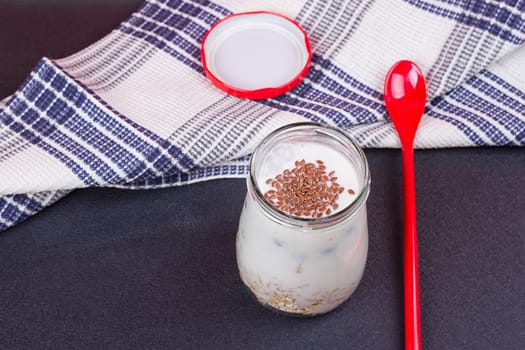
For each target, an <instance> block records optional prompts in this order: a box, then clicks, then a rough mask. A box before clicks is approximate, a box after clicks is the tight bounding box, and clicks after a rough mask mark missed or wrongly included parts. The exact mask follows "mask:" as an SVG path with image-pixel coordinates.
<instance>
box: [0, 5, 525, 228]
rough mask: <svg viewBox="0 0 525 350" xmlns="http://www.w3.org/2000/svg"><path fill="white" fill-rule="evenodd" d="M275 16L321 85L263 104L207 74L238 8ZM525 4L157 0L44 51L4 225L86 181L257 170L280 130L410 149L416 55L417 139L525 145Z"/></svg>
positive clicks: (158, 182)
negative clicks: (422, 91) (403, 89)
mask: <svg viewBox="0 0 525 350" xmlns="http://www.w3.org/2000/svg"><path fill="white" fill-rule="evenodd" d="M252 10H269V11H275V12H278V13H281V14H284V15H286V16H289V17H291V18H294V19H295V20H296V21H297V22H298V23H299V24H300V25H301V26H302V27H304V29H305V30H306V31H307V33H308V35H309V37H310V41H311V44H312V49H313V61H312V66H311V70H310V72H309V75H308V76H307V78H306V80H305V81H304V82H303V83H301V84H300V85H299V86H298V87H297V88H296V89H294V90H293V91H291V92H289V93H287V94H286V95H283V96H280V97H277V98H273V99H268V100H263V101H257V102H256V101H249V100H242V99H238V98H235V97H231V96H228V95H225V94H224V93H223V92H221V91H219V90H217V89H216V88H215V87H214V86H212V84H211V83H210V82H209V81H208V80H207V79H206V77H205V76H204V74H203V70H202V66H201V62H200V43H201V41H202V38H203V36H204V34H205V33H206V31H207V30H208V29H209V28H210V27H211V25H213V24H214V23H215V22H216V21H218V20H220V19H221V18H224V17H225V16H227V15H228V14H231V13H235V12H244V11H252ZM524 17H525V1H516V0H504V1H503V0H498V1H489V0H477V1H468V0H439V1H438V0H365V1H358V0H339V1H322V0H307V1H298V0H293V1H240V0H217V1H213V2H211V1H207V0H197V1H186V0H148V1H146V2H145V3H144V4H143V6H142V7H141V8H140V9H139V10H138V11H137V12H136V13H134V14H133V15H132V16H131V17H130V18H129V19H128V20H126V21H125V22H124V23H122V24H121V25H120V26H119V27H118V28H117V29H115V30H114V31H113V32H111V33H110V34H109V35H107V36H106V37H105V38H103V39H102V40H100V41H99V42H97V43H95V44H93V45H91V46H90V47H88V48H86V49H84V50H82V51H81V52H79V53H77V54H75V55H72V56H70V57H67V58H63V59H59V60H49V59H46V58H43V59H42V60H41V61H40V63H39V64H38V65H37V67H35V69H34V70H33V71H32V73H31V74H30V76H29V77H28V78H27V80H26V81H25V82H24V83H23V85H22V86H21V87H20V89H19V90H18V91H16V92H15V93H14V94H13V95H12V96H10V97H9V98H7V99H5V100H4V101H3V102H2V103H1V104H0V230H4V229H6V228H8V227H10V226H12V225H14V224H16V223H18V222H21V221H22V220H24V219H26V218H27V217H29V216H31V215H33V214H35V213H36V212H38V211H40V210H42V209H43V208H44V207H46V206H48V205H50V204H51V203H53V202H55V201H56V200H58V199H59V198H61V197H63V196H64V195H66V194H67V193H68V192H69V191H71V190H73V189H76V188H84V187H90V186H111V187H122V188H158V187H164V186H172V185H180V184H187V183H192V182H195V181H202V180H208V179H213V178H219V177H242V176H245V175H246V174H247V170H248V167H247V165H248V159H249V155H250V153H251V151H252V150H253V148H254V146H255V145H256V144H257V143H258V142H259V141H260V140H261V138H263V137H264V136H265V135H266V134H268V133H269V132H270V131H272V130H273V129H275V128H277V127H280V126H282V125H284V124H288V123H292V122H298V121H315V122H319V123H324V124H329V125H332V126H336V127H339V128H343V129H345V130H347V131H348V132H349V133H350V134H351V135H352V136H353V137H354V138H355V139H356V140H357V141H358V142H359V144H360V145H361V146H363V147H398V146H399V144H398V141H397V136H396V133H395V131H394V129H393V127H392V125H391V123H390V122H389V118H388V116H387V114H386V110H385V108H384V105H383V97H382V95H383V92H382V85H383V79H384V75H385V73H386V71H387V70H388V69H389V67H390V66H391V65H392V64H393V63H394V62H396V61H398V60H400V59H410V60H413V61H415V62H416V63H417V64H418V65H419V66H420V67H421V68H422V70H423V72H424V73H425V75H426V79H427V87H428V105H427V109H426V113H425V116H424V117H423V120H422V123H421V126H420V129H419V131H418V134H417V138H416V142H415V146H416V147H417V148H433V147H457V146H483V145H487V146H488V145H519V146H522V145H524V144H525V64H524V62H525V48H523V47H522V44H523V43H524V41H525V19H524Z"/></svg>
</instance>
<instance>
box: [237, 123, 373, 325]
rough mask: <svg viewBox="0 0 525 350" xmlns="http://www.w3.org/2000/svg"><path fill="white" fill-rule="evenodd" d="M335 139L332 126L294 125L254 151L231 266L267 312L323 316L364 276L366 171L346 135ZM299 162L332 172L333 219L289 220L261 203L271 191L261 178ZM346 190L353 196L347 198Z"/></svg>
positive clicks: (348, 294) (367, 179) (366, 239)
mask: <svg viewBox="0 0 525 350" xmlns="http://www.w3.org/2000/svg"><path fill="white" fill-rule="evenodd" d="M334 135H335V136H334ZM334 137H336V141H337V142H336V141H334ZM337 137H341V134H340V133H339V132H338V131H336V130H333V129H330V128H322V127H319V126H317V125H312V124H300V125H292V126H288V127H285V128H283V129H280V130H278V131H276V132H275V133H274V134H272V135H270V136H269V138H268V140H267V141H265V142H263V144H262V145H261V146H260V147H259V148H258V150H256V152H255V153H254V156H253V159H252V171H251V176H250V178H249V179H248V194H247V196H246V200H245V203H244V207H243V211H242V214H241V218H240V222H239V230H238V233H237V243H236V245H237V247H236V248H237V263H238V267H239V271H240V275H241V278H242V280H243V282H244V283H245V284H246V286H247V287H248V288H249V289H250V290H251V291H252V293H253V294H254V295H255V296H256V298H257V299H258V300H259V301H260V302H261V303H262V304H263V305H266V306H268V307H270V308H273V309H277V310H279V311H282V312H285V313H291V314H297V315H316V314H322V313H325V312H328V311H330V310H332V309H334V308H335V307H337V306H338V305H340V304H341V303H342V302H343V301H345V300H346V299H348V297H349V296H350V295H351V294H352V293H353V292H354V290H355V289H356V288H357V285H358V284H359V281H360V280H361V277H362V275H363V271H364V268H365V263H366V257H367V251H368V230H367V220H366V206H365V200H366V195H367V194H368V186H369V175H368V168H367V165H366V160H365V159H364V155H363V154H362V152H361V151H360V149H359V148H356V147H357V146H355V144H353V143H352V142H351V141H346V140H345V138H346V135H342V139H337ZM341 140H342V141H341ZM302 159H304V160H305V161H306V162H312V163H315V162H316V161H317V160H321V161H322V162H324V164H325V166H326V171H327V172H330V171H335V176H337V178H338V180H337V182H338V183H339V184H340V185H341V186H343V187H344V188H345V191H344V192H343V193H342V194H341V195H340V198H339V202H338V203H339V208H338V209H337V210H336V211H335V214H334V213H332V214H331V215H329V216H325V217H322V218H320V219H311V218H310V219H305V218H301V219H297V218H293V217H287V216H286V215H283V214H282V213H279V212H277V211H275V210H274V209H272V208H271V207H270V206H269V205H268V203H267V202H265V201H264V199H262V196H261V194H264V193H265V192H266V191H267V190H268V189H270V185H269V184H266V183H265V181H266V179H268V178H274V177H275V176H276V175H277V174H280V173H281V172H282V171H284V170H285V169H291V168H293V167H294V162H295V161H297V160H299V161H300V160H302ZM257 187H258V188H257ZM349 188H351V189H353V190H354V192H355V195H350V194H348V192H347V189H349ZM257 189H258V191H257Z"/></svg>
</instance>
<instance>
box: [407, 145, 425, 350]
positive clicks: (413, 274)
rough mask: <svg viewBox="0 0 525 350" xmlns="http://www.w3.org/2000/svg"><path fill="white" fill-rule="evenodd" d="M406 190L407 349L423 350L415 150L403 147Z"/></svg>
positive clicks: (410, 147)
mask: <svg viewBox="0 0 525 350" xmlns="http://www.w3.org/2000/svg"><path fill="white" fill-rule="evenodd" d="M402 157H403V188H404V206H405V220H404V226H405V227H404V229H405V232H404V239H403V245H404V246H403V252H404V253H403V254H404V256H403V258H404V261H403V265H404V267H403V268H404V283H405V349H406V350H420V349H421V347H422V345H421V325H420V312H419V267H418V253H417V230H416V185H415V178H414V148H413V146H412V145H409V146H408V147H402Z"/></svg>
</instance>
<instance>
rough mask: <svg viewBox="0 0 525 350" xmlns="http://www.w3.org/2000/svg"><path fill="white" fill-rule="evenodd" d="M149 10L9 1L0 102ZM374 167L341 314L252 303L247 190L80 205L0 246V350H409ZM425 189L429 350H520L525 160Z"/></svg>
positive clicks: (137, 196) (198, 189)
mask: <svg viewBox="0 0 525 350" xmlns="http://www.w3.org/2000/svg"><path fill="white" fill-rule="evenodd" d="M139 4H140V2H139V1H131V0H127V1H124V0H121V1H114V2H110V3H104V2H102V1H86V0H84V1H71V2H66V1H23V2H22V1H21V2H15V1H9V2H7V1H0V53H1V54H0V97H4V96H7V95H9V94H11V93H12V92H14V90H15V89H16V88H17V86H18V85H19V84H20V83H21V82H22V81H23V79H24V78H25V76H26V75H27V74H28V73H29V71H30V69H31V68H32V67H33V66H34V64H35V63H36V62H37V60H38V59H39V58H40V57H41V56H48V57H52V58H59V57H63V56H67V55H69V54H72V53H74V52H76V51H78V50H79V49H81V48H84V47H85V46H87V45H88V44H90V43H92V42H94V41H96V40H98V39H99V38H101V37H102V36H103V35H105V34H107V33H108V32H109V31H110V30H111V29H112V28H114V27H115V26H116V25H117V24H118V23H120V21H122V20H124V19H125V18H127V16H128V15H129V14H131V13H132V12H133V11H134V10H135V9H136V8H137V7H138V6H139ZM366 155H367V157H368V160H369V163H370V168H371V173H372V192H371V195H370V198H369V200H368V212H369V214H368V215H369V234H370V248H369V257H368V262H367V266H366V270H365V274H364V277H363V280H362V282H361V285H360V286H359V288H358V289H357V291H356V292H355V294H354V295H353V296H352V297H351V298H350V300H349V301H348V302H346V303H345V304H344V305H343V306H341V307H340V308H338V309H337V310H336V311H334V312H332V313H329V314H327V315H324V316H321V317H317V318H312V319H297V318H289V317H285V316H281V315H278V314H276V313H273V312H271V311H269V310H267V309H265V308H263V307H261V306H259V305H258V304H257V303H256V302H255V301H254V300H253V299H252V298H251V296H250V295H249V294H248V292H247V291H246V290H245V289H244V288H243V287H242V283H241V281H240V279H239V277H238V273H237V266H236V261H235V246H234V242H235V234H236V229H237V223H238V217H239V213H240V209H241V205H242V202H243V199H244V196H245V194H246V189H245V184H244V181H243V180H240V179H236V180H231V179H230V180H215V181H210V182H205V183H200V184H195V185H190V186H184V187H178V188H169V189H163V190H150V191H124V190H115V189H87V190H78V191H75V192H74V193H72V194H71V195H69V196H68V197H66V198H65V199H63V200H61V201H59V202H58V203H57V204H55V205H53V206H52V207H51V208H48V209H47V210H45V211H43V212H42V213H40V214H38V215H36V216H35V217H33V218H30V219H29V220H27V221H26V222H24V223H22V224H20V225H18V226H15V227H14V228H11V229H9V230H7V231H5V232H3V233H0V349H30V348H35V349H45V348H50V349H70V348H71V349H72V348H74V349H103V348H104V349H135V348H148V349H185V348H187V349H199V348H210V349H215V348H226V349H234V348H236V349H271V348H276V349H293V348H305V349H306V348H311V349H336V348H338V349H343V348H344V349H402V348H403V314H402V313H403V285H402V246H401V239H402V237H401V236H402V221H401V218H402V201H401V195H402V193H401V181H400V180H401V167H400V161H401V158H400V155H399V152H398V151H396V150H366ZM416 179H417V191H418V193H417V194H418V213H417V214H418V228H419V239H420V242H419V243H420V244H419V249H420V283H421V312H422V315H421V317H422V331H423V343H424V348H425V349H525V215H524V214H525V209H524V208H525V190H524V187H523V186H524V182H525V181H524V180H525V151H524V150H523V149H518V148H476V149H444V150H429V151H417V152H416ZM0 181H1V179H0Z"/></svg>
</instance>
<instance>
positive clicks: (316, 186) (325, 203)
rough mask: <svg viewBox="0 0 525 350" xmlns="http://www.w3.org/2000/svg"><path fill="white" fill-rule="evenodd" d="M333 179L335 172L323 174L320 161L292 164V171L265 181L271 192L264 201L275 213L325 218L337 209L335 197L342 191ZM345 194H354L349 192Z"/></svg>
mask: <svg viewBox="0 0 525 350" xmlns="http://www.w3.org/2000/svg"><path fill="white" fill-rule="evenodd" d="M335 175H336V174H335V171H330V172H327V170H326V165H325V164H324V162H323V161H322V160H316V161H315V163H307V162H306V161H305V160H304V159H302V160H296V161H295V162H294V168H293V169H286V170H284V171H283V172H282V173H281V174H278V175H277V176H275V177H274V178H269V179H267V180H266V181H265V182H266V184H268V185H270V184H271V186H272V188H271V189H270V190H268V191H267V192H266V193H265V194H264V198H265V199H266V200H267V201H268V202H269V203H270V204H271V205H272V206H273V207H275V208H276V209H278V210H280V211H282V212H285V213H287V214H291V215H294V216H299V217H301V216H302V217H312V218H320V217H322V216H324V215H326V216H329V215H330V214H332V212H335V211H336V210H337V208H339V204H338V200H339V195H340V194H342V193H343V192H344V191H345V188H344V187H342V186H341V185H340V184H339V183H338V182H337V176H335ZM348 193H349V194H351V195H352V194H355V192H354V191H353V190H352V189H349V190H348Z"/></svg>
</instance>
